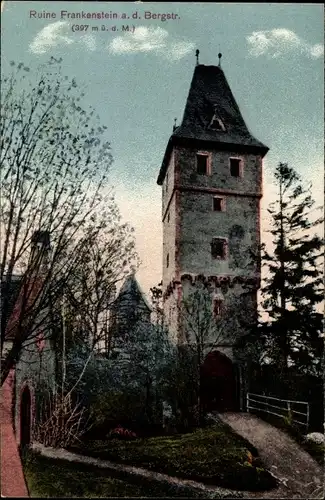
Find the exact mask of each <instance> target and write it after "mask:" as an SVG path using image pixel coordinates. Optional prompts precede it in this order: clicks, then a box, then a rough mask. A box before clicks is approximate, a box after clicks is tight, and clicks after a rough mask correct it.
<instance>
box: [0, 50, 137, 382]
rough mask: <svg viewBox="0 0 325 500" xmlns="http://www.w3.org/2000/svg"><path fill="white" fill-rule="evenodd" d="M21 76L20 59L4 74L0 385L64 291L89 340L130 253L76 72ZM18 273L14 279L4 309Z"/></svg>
mask: <svg viewBox="0 0 325 500" xmlns="http://www.w3.org/2000/svg"><path fill="white" fill-rule="evenodd" d="M59 62H60V61H59ZM13 66H14V64H13ZM28 76H29V72H28V68H25V67H24V66H23V65H22V64H19V65H18V66H17V68H16V70H14V71H13V73H12V75H10V76H4V78H3V80H2V92H1V122H0V132H1V153H0V167H1V213H0V227H1V262H0V279H1V285H2V294H1V352H2V355H3V345H4V342H5V339H6V338H7V339H8V338H11V339H13V344H12V347H11V349H10V351H9V353H7V354H6V356H5V359H4V361H3V362H2V383H3V381H4V380H5V378H6V376H7V374H8V372H9V370H10V368H11V366H13V364H14V363H15V362H16V361H17V360H18V359H19V354H20V352H21V349H22V347H23V346H24V345H26V342H27V343H28V342H29V341H33V340H35V336H36V335H37V332H38V331H39V329H40V328H42V330H43V331H46V332H47V333H49V332H51V327H52V326H53V321H55V320H56V319H57V316H56V317H55V314H56V315H57V314H58V311H59V304H60V301H61V299H62V295H63V294H67V295H68V297H69V299H71V306H72V307H73V308H74V315H75V316H78V314H79V316H80V314H81V315H82V316H83V327H84V328H85V329H87V330H90V331H91V332H90V333H92V334H93V335H94V337H96V336H97V334H98V331H97V330H96V328H97V326H94V325H95V323H96V318H97V316H98V314H100V313H101V312H102V310H103V307H104V301H105V300H106V297H107V295H106V294H107V293H108V289H110V288H112V286H113V282H114V281H116V280H117V279H118V278H121V274H122V275H123V273H124V272H125V271H126V270H128V269H129V267H130V264H131V262H132V260H133V259H134V243H133V241H132V235H131V229H130V228H129V226H127V225H122V224H121V221H120V216H119V211H118V208H117V206H116V203H115V201H114V197H113V195H112V190H111V189H110V188H109V182H108V180H109V179H108V175H109V170H110V167H111V163H112V156H111V150H110V144H109V142H108V141H107V139H106V129H107V127H106V126H105V125H101V124H100V122H99V118H98V117H96V116H95V115H94V110H93V109H92V108H85V107H84V106H83V104H82V98H83V97H84V94H83V93H82V92H80V90H79V89H78V87H77V84H76V81H75V79H71V80H69V79H68V78H67V77H63V76H62V74H61V69H60V67H59V66H58V63H57V61H55V60H54V58H51V60H50V62H49V64H48V65H47V66H46V67H45V68H44V67H43V68H42V69H41V72H40V76H39V78H38V81H37V83H36V84H35V83H33V80H32V79H29V77H28ZM37 232H39V233H37ZM35 233H36V234H43V235H44V234H46V235H48V237H49V241H50V245H47V247H46V248H44V246H43V248H41V249H40V248H39V249H38V253H36V257H35V255H32V256H31V255H30V254H31V252H30V250H31V243H32V238H33V235H35ZM36 246H37V245H36ZM31 257H33V258H31ZM45 258H46V259H45ZM17 275H19V276H20V277H21V281H20V283H21V286H20V292H19V297H18V307H16V309H14V311H12V304H10V300H11V297H12V294H11V291H12V286H13V283H14V282H15V280H16V276H17ZM118 275H119V276H118ZM80 284H82V285H83V286H82V287H81V291H80ZM76 290H78V291H76ZM96 293H98V295H99V296H100V297H99V298H98V297H97V298H96V300H97V299H98V301H97V304H96V306H94V294H96ZM104 297H105V298H104ZM78 308H79V311H78V313H76V310H77V309H78ZM95 309H96V310H95ZM53 310H54V313H53V314H54V315H53V314H50V311H53ZM13 315H14V318H13ZM91 322H92V328H90V326H89V325H90V323H91ZM94 329H95V330H94Z"/></svg>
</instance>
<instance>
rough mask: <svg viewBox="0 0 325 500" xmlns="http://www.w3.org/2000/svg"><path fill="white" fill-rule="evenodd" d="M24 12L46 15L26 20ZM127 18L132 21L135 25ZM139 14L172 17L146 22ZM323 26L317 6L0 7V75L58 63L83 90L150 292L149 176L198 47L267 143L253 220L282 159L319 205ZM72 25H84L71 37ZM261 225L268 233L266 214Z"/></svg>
mask: <svg viewBox="0 0 325 500" xmlns="http://www.w3.org/2000/svg"><path fill="white" fill-rule="evenodd" d="M61 10H65V11H67V12H68V13H70V14H72V13H76V12H82V11H84V12H86V13H97V12H106V13H110V12H112V13H113V12H114V13H117V14H119V15H121V14H122V13H125V14H126V16H129V18H130V19H126V20H122V19H104V20H98V19H88V20H78V19H77V20H75V19H67V17H64V18H61ZM30 11H36V12H37V14H42V13H44V12H45V13H53V14H55V16H53V17H52V18H50V19H49V18H47V19H44V18H34V17H31V13H30ZM136 11H137V12H138V16H140V17H141V19H135V20H134V19H132V14H133V13H135V12H136ZM145 12H150V13H151V14H158V13H160V14H166V13H173V14H175V15H176V14H177V16H178V17H177V19H171V20H166V21H161V20H160V19H150V20H149V19H144V16H145ZM147 17H148V14H147ZM174 17H176V16H174ZM323 20H324V13H323V6H322V5H309V4H272V3H270V4H268V3H265V4H264V3H261V4H253V3H252V4H249V3H248V4H246V3H243V4H227V3H224V4H223V3H214V4H204V3H196V4H194V3H193V4H192V3H188V4H186V3H184V4H181V3H173V2H168V3H154V2H152V3H151V2H132V3H131V2H129V3H123V2H54V1H53V2H42V1H38V2H15V1H5V2H4V8H3V12H2V35H1V36H2V49H1V63H2V72H3V73H5V72H6V71H7V70H8V67H9V62H10V61H11V60H14V61H17V62H20V61H21V62H24V63H25V64H26V65H27V66H29V67H30V68H31V70H32V71H31V74H32V76H33V77H35V79H36V78H37V77H38V74H37V73H36V71H35V72H34V73H33V69H36V67H37V66H38V65H39V64H40V63H42V62H46V61H48V59H49V58H50V56H54V57H62V58H63V62H62V67H63V72H64V73H65V74H67V75H69V76H71V77H72V76H73V77H75V78H76V79H77V82H78V83H79V84H81V85H82V86H83V87H84V89H85V92H86V95H85V102H86V104H89V105H92V106H93V107H95V109H96V110H97V112H98V114H99V116H100V117H101V121H102V123H103V124H105V125H106V126H107V127H108V129H107V139H108V140H109V141H110V142H111V145H112V151H113V156H114V164H113V167H112V171H111V183H112V184H113V185H114V186H115V187H116V198H117V200H118V202H119V205H120V209H121V212H122V214H123V217H124V218H125V219H126V220H128V221H130V222H131V223H132V224H133V225H134V227H135V234H136V238H137V247H138V252H139V255H140V258H141V259H142V261H143V264H142V267H141V268H140V270H139V273H138V279H139V281H140V284H141V285H142V287H143V288H144V290H145V291H146V292H147V291H148V290H149V288H150V286H153V285H154V284H156V283H157V282H158V281H160V279H161V259H162V232H161V219H160V217H161V192H160V189H161V188H160V187H159V186H157V184H156V179H157V175H158V172H159V168H160V165H161V161H162V158H163V154H164V150H165V147H166V144H167V141H168V138H169V136H170V134H171V133H172V126H173V122H174V118H175V117H177V119H178V123H179V122H180V120H181V118H182V114H183V110H184V106H185V102H186V98H187V94H188V90H189V85H190V82H191V78H192V75H193V70H194V66H195V50H196V49H197V48H198V49H199V50H200V62H201V63H202V64H207V65H210V64H218V57H217V54H218V52H222V54H223V56H222V67H223V70H224V72H225V74H226V77H227V80H228V83H229V85H230V87H231V89H232V91H233V93H234V96H235V98H236V100H237V103H238V105H239V107H240V109H241V112H242V114H243V116H244V119H245V121H246V123H247V125H248V128H249V129H250V130H251V132H252V133H253V135H255V136H256V137H257V138H258V139H259V140H261V141H262V142H263V143H264V144H266V145H267V146H268V147H269V148H270V151H269V153H268V155H267V156H266V159H265V162H264V193H265V195H264V200H263V204H262V215H265V213H266V212H265V209H266V206H267V204H268V202H269V201H270V200H272V197H273V196H274V194H273V193H274V191H273V189H272V186H271V184H270V176H271V172H272V170H273V168H274V167H275V166H276V164H277V163H278V162H279V161H283V162H288V163H289V164H290V165H291V166H293V167H294V168H296V170H297V171H298V172H299V173H300V174H301V175H302V176H303V178H304V179H305V180H306V181H309V180H310V181H313V184H314V188H313V193H314V196H315V198H317V200H318V201H319V202H321V203H322V202H323V201H322V200H323V185H324V173H323V171H324V167H323V164H324V158H323V143H324V104H323V101H324V73H323V64H324V63H323V61H324V29H323V22H324V21H323ZM75 24H79V25H80V24H88V25H89V28H88V29H87V32H86V33H85V32H82V33H81V32H76V31H74V32H73V31H72V27H73V26H74V25H75ZM127 24H129V26H130V28H131V29H132V27H133V26H134V27H135V29H134V32H133V33H132V32H129V33H127V32H122V31H121V30H122V25H127ZM102 25H105V27H106V28H107V30H106V31H101V27H102ZM113 26H116V28H117V30H118V31H112V30H111V28H112V27H113ZM93 27H98V28H99V30H98V31H95V30H92V28H93ZM262 222H263V229H264V230H265V228H266V226H267V221H266V219H265V217H264V218H263V221H262ZM264 234H265V233H264Z"/></svg>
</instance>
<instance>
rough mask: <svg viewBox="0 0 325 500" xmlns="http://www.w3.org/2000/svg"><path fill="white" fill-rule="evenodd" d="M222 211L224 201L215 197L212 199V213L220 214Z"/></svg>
mask: <svg viewBox="0 0 325 500" xmlns="http://www.w3.org/2000/svg"><path fill="white" fill-rule="evenodd" d="M223 210H224V199H223V198H218V197H217V196H214V197H213V211H214V212H222V211H223Z"/></svg>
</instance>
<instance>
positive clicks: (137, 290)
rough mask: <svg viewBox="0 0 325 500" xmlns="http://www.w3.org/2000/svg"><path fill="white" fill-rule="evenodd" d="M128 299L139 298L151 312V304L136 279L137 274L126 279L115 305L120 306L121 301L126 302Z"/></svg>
mask: <svg viewBox="0 0 325 500" xmlns="http://www.w3.org/2000/svg"><path fill="white" fill-rule="evenodd" d="M127 297H134V298H139V299H140V300H142V302H143V303H144V304H145V306H146V307H147V308H148V310H149V311H151V310H152V309H151V307H150V305H149V302H148V301H147V299H146V296H145V294H144V293H143V291H142V290H141V287H140V285H139V283H138V281H137V279H136V277H135V274H134V273H132V274H130V276H128V277H127V278H126V280H125V281H124V283H123V285H122V286H121V289H120V291H119V293H118V296H117V297H116V299H115V301H114V304H115V305H118V303H120V302H121V301H123V300H125V299H126V298H127Z"/></svg>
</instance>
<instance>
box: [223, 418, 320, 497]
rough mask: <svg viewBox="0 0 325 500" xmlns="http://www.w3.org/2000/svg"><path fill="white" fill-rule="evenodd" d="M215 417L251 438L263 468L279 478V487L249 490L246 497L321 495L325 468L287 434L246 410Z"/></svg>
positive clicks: (245, 436)
mask: <svg viewBox="0 0 325 500" xmlns="http://www.w3.org/2000/svg"><path fill="white" fill-rule="evenodd" d="M217 417H218V418H220V419H221V420H222V421H223V422H225V423H226V424H228V425H229V426H230V427H231V428H232V429H233V430H234V431H235V432H237V434H240V435H241V436H242V437H244V438H246V439H247V440H248V441H250V443H251V444H252V445H253V446H255V448H257V450H258V452H259V455H260V457H261V459H262V460H263V462H264V464H265V466H266V468H267V469H268V470H269V471H270V472H271V473H272V474H273V475H274V476H276V477H277V478H278V479H279V480H280V485H279V487H278V488H276V489H273V490H271V491H265V492H262V493H252V492H250V493H249V495H248V496H246V495H245V496H246V498H324V496H325V489H324V483H325V476H324V471H323V470H322V468H321V467H320V465H319V464H318V463H317V462H316V461H315V460H314V459H313V458H312V457H311V456H310V455H309V454H308V453H307V452H306V451H304V450H303V449H302V448H301V447H300V446H299V445H298V444H297V443H296V442H295V441H294V440H293V439H292V438H291V437H290V436H289V435H287V434H286V433H285V432H283V431H281V430H280V429H278V428H276V427H273V426H272V425H270V424H268V423H266V422H264V421H263V420H262V419H260V418H257V417H255V416H254V415H251V414H249V413H222V414H218V415H217Z"/></svg>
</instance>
